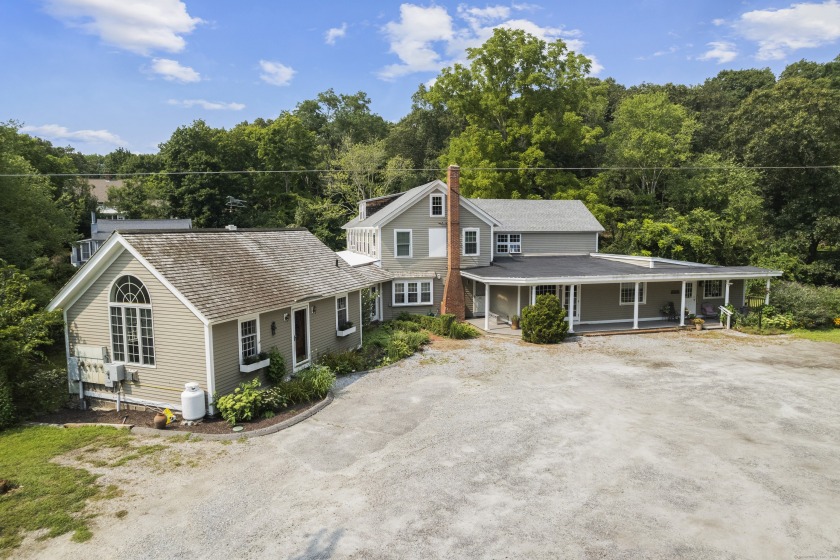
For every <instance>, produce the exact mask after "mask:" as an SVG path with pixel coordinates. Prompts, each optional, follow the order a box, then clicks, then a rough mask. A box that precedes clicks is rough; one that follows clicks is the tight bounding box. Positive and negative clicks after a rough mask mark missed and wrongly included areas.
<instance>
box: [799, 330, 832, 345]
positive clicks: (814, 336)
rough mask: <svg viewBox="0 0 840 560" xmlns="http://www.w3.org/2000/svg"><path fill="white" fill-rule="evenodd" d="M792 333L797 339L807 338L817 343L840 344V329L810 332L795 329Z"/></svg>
mask: <svg viewBox="0 0 840 560" xmlns="http://www.w3.org/2000/svg"><path fill="white" fill-rule="evenodd" d="M791 333H792V334H793V335H794V336H795V337H797V338H806V339H808V340H814V341H816V342H833V343H834V344H840V329H820V330H814V331H809V330H807V329H795V330H793V331H791Z"/></svg>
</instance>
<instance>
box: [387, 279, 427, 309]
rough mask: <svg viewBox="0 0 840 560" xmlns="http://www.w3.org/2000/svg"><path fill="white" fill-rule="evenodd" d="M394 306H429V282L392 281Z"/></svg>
mask: <svg viewBox="0 0 840 560" xmlns="http://www.w3.org/2000/svg"><path fill="white" fill-rule="evenodd" d="M393 286H394V305H429V304H431V303H432V281H431V280H394V283H393Z"/></svg>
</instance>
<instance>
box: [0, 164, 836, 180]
mask: <svg viewBox="0 0 840 560" xmlns="http://www.w3.org/2000/svg"><path fill="white" fill-rule="evenodd" d="M742 169H753V170H765V169H784V170H797V169H798V170H806V169H840V165H738V166H690V167H461V172H462V173H463V172H464V171H738V170H742ZM416 171H435V172H443V171H446V169H445V168H437V167H424V168H414V169H240V170H237V171H142V172H134V173H110V174H109V173H0V177H88V178H100V177H102V175H111V176H114V177H119V178H124V177H149V176H153V175H157V176H160V175H163V176H186V175H263V174H265V175H274V174H281V175H282V174H297V173H324V174H333V173H373V172H378V173H405V172H416Z"/></svg>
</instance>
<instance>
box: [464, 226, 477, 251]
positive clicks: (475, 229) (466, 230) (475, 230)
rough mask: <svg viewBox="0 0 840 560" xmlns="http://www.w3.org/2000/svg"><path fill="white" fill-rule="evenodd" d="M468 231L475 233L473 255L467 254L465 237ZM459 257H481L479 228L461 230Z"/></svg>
mask: <svg viewBox="0 0 840 560" xmlns="http://www.w3.org/2000/svg"><path fill="white" fill-rule="evenodd" d="M468 231H474V232H475V253H467V236H466V233H467V232H468ZM461 256H462V257H478V256H481V228H474V227H465V228H461Z"/></svg>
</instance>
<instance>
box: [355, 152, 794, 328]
mask: <svg viewBox="0 0 840 560" xmlns="http://www.w3.org/2000/svg"><path fill="white" fill-rule="evenodd" d="M447 181H448V185H447V184H446V183H444V182H442V181H432V182H430V183H427V184H425V185H421V186H419V187H416V188H414V189H411V190H408V191H406V192H404V193H399V194H395V195H391V196H386V197H380V198H374V199H370V200H364V201H362V202H361V203H360V204H359V214H358V216H356V217H355V218H354V219H353V220H351V221H350V222H348V223H347V224H345V225H344V226H343V227H344V229H345V230H346V231H347V250H346V251H342V252H341V253H339V254H340V255H341V256H342V257H343V258H344V259H345V260H347V262H349V263H352V264H353V265H354V266H360V267H361V266H362V265H365V266H368V267H379V268H381V269H382V270H383V271H386V272H388V273H390V274H391V277H392V278H391V280H390V281H382V282H380V283H378V284H377V285H376V288H375V289H376V290H377V293H378V294H379V299H378V310H379V311H378V313H379V315H378V317H377V318H379V319H390V318H392V317H394V316H396V315H398V314H399V313H401V312H404V311H407V312H410V313H429V312H439V311H446V312H450V313H453V314H455V315H456V316H458V317H459V318H483V320H481V321H476V324H478V325H479V326H483V328H484V329H485V330H490V329H491V327H492V326H494V325H496V324H498V323H504V322H506V321H508V320H509V319H510V317H511V316H512V315H519V314H521V311H522V308H523V307H525V306H526V305H529V304H531V303H533V302H534V301H535V300H536V297H537V296H538V295H541V294H553V295H555V296H557V297H558V298H560V300H561V302H562V304H563V306H564V307H565V308H566V309H567V310H570V312H569V317H568V319H567V320H568V321H569V326H570V329H571V330H572V331H574V330H578V329H580V330H586V329H596V328H603V327H598V325H613V326H615V327H618V328H625V327H626V328H630V329H638V328H640V327H641V326H644V325H653V324H656V323H661V322H662V321H663V320H666V319H670V320H671V321H673V322H674V323H675V324H680V325H682V324H684V323H685V315H686V313H684V312H680V311H679V310H688V313H690V314H697V315H707V316H717V314H718V313H719V309H720V307H721V306H725V305H727V304H732V305H734V306H735V307H740V306H743V305H744V303H745V293H746V281H747V280H749V279H763V280H766V289H767V294H768V295H767V298H769V288H770V278H771V277H775V276H780V275H781V272H780V271H774V270H767V269H762V268H757V267H751V266H733V267H724V266H712V265H708V264H701V263H693V262H686V261H676V260H668V259H661V258H654V257H637V256H627V255H613V254H604V253H599V252H598V236H599V234H600V233H601V232H603V231H604V228H603V227H602V226H601V224H600V223H599V222H598V220H597V219H596V218H595V217H594V216H593V215H592V213H591V212H589V210H588V209H587V208H586V206H585V205H584V204H583V203H582V202H580V201H577V200H485V199H478V198H466V197H461V196H460V189H459V170H458V168H457V167H456V166H451V167H450V168H449V176H448V179H447ZM669 306H670V307H669ZM664 309H672V310H674V311H673V313H672V314H667V315H670V316H666V313H665V312H664Z"/></svg>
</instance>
